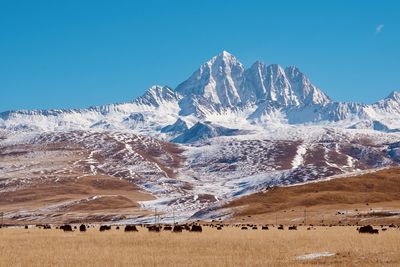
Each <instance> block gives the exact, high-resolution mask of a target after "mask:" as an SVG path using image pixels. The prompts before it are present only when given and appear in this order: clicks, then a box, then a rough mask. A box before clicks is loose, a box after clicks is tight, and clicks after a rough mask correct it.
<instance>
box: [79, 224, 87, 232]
mask: <svg viewBox="0 0 400 267" xmlns="http://www.w3.org/2000/svg"><path fill="white" fill-rule="evenodd" d="M79 231H81V232H86V225H84V224H81V225H80V226H79Z"/></svg>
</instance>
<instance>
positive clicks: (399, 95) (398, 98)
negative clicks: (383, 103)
mask: <svg viewBox="0 0 400 267" xmlns="http://www.w3.org/2000/svg"><path fill="white" fill-rule="evenodd" d="M386 99H393V100H396V101H400V92H398V91H393V92H391V93H390V94H389V95H388V96H387V97H386Z"/></svg>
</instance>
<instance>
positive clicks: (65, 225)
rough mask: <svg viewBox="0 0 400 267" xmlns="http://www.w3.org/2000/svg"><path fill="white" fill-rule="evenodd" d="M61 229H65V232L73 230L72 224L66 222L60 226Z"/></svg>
mask: <svg viewBox="0 0 400 267" xmlns="http://www.w3.org/2000/svg"><path fill="white" fill-rule="evenodd" d="M60 229H61V230H64V232H72V226H71V225H69V224H64V225H61V226H60Z"/></svg>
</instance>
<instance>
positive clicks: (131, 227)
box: [124, 224, 138, 232]
mask: <svg viewBox="0 0 400 267" xmlns="http://www.w3.org/2000/svg"><path fill="white" fill-rule="evenodd" d="M124 231H125V232H137V231H138V229H137V228H136V225H129V224H128V225H127V226H125V229H124Z"/></svg>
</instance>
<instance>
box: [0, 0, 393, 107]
mask: <svg viewBox="0 0 400 267" xmlns="http://www.w3.org/2000/svg"><path fill="white" fill-rule="evenodd" d="M399 2H400V1H389V0H388V1H373V0H369V1H350V0H347V1H338V0H335V1H306V0H303V1H300V0H299V1H289V0H287V1H284V2H282V1H276V0H275V1H250V0H247V1H215V0H214V1H211V0H201V1H184V0H182V1H172V0H170V1H151V0H147V1H118V0H114V1H111V0H110V1H101V0H96V1H85V0H80V1H75V0H68V1H51V0H49V1H41V0H37V1H30V0H26V1H19V0H0V92H1V94H0V111H4V110H9V109H33V108H41V109H44V108H70V107H76V108H78V107H87V106H93V105H99V104H106V103H113V102H123V101H128V100H130V99H133V98H135V97H136V96H138V95H141V94H143V92H144V91H145V90H146V89H147V88H148V87H149V86H151V85H153V84H161V85H170V86H172V87H175V86H176V85H178V84H179V83H180V82H182V81H183V80H185V79H186V78H187V77H188V76H189V75H190V74H191V73H192V72H193V71H194V70H195V69H196V68H197V67H198V66H199V65H200V64H201V63H203V62H204V61H206V60H208V59H209V58H211V57H212V56H214V55H216V54H218V53H220V52H221V51H222V50H227V51H229V52H231V53H232V54H234V55H236V56H237V57H238V59H239V60H240V61H241V62H242V63H243V64H245V65H246V66H250V64H251V63H253V62H254V61H255V60H257V59H260V60H262V61H264V62H266V63H267V64H269V63H278V64H281V65H283V66H287V65H296V66H298V67H299V68H300V69H301V70H302V71H303V72H304V73H306V74H307V75H308V76H309V77H310V79H311V81H312V82H313V83H314V84H316V85H317V86H319V87H320V88H322V89H323V90H324V91H325V92H326V93H327V94H328V95H329V96H331V98H333V99H335V100H340V101H359V102H365V103H371V102H374V101H376V100H378V99H381V98H383V97H385V96H387V95H388V94H389V93H390V92H391V91H393V90H399V89H400V65H399V64H400V15H399V14H400V3H399Z"/></svg>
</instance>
